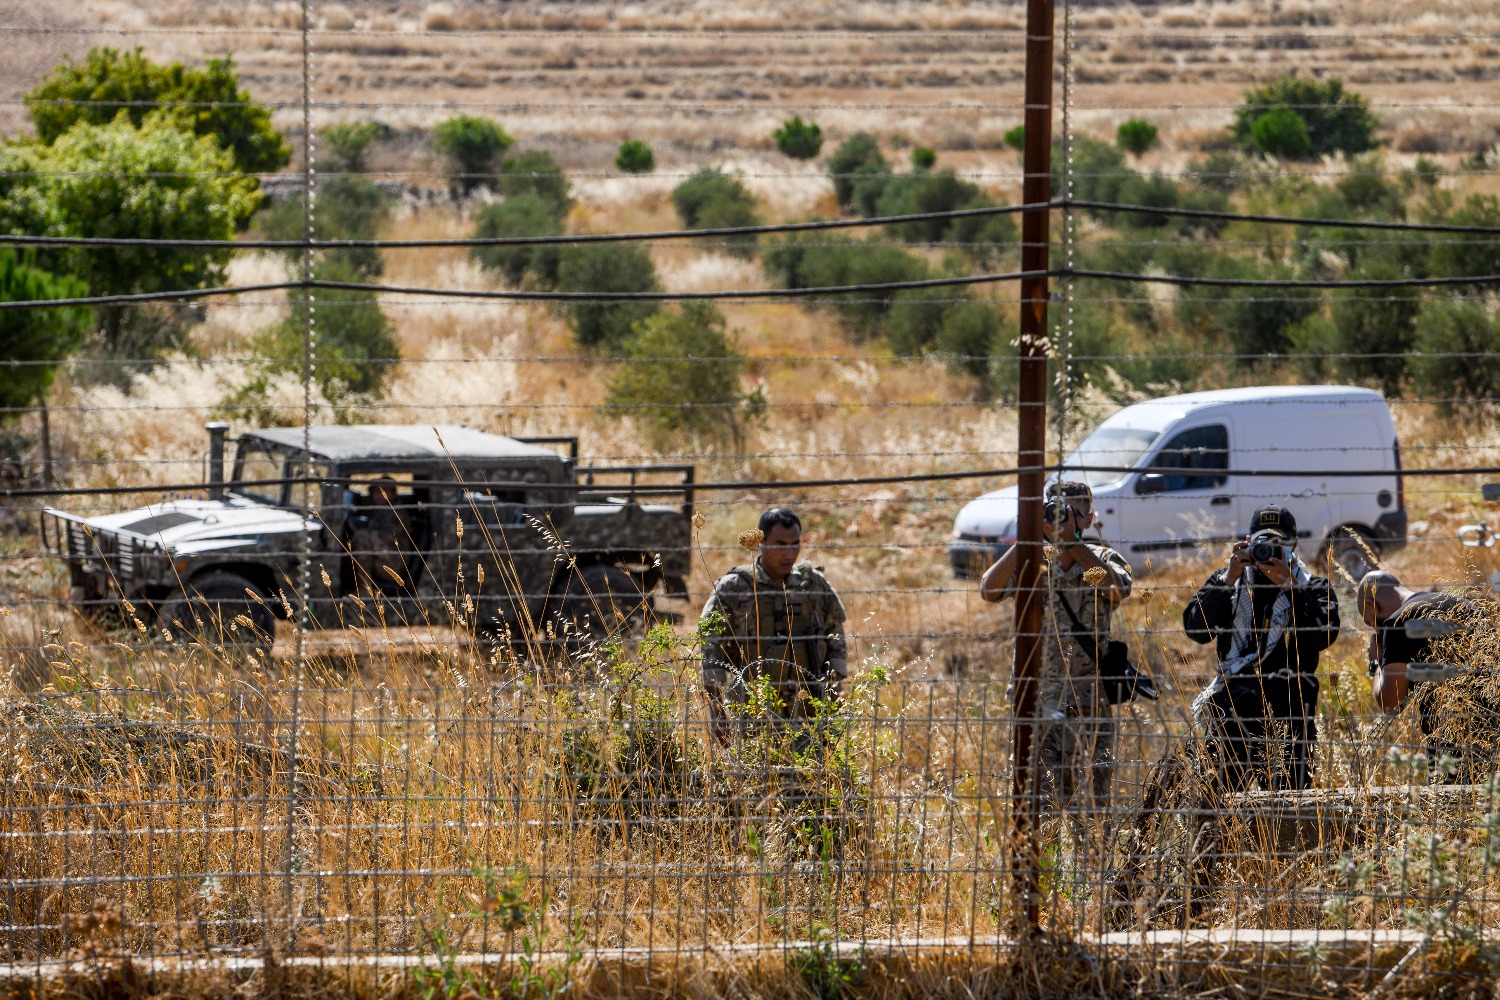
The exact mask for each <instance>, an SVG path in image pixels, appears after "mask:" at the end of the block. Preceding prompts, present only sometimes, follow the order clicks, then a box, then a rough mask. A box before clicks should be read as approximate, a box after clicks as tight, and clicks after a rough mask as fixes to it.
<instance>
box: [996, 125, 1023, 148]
mask: <svg viewBox="0 0 1500 1000" xmlns="http://www.w3.org/2000/svg"><path fill="white" fill-rule="evenodd" d="M1001 141H1002V142H1004V143H1005V144H1006V145H1007V146H1009V147H1010V148H1011V149H1014V150H1015V151H1016V152H1018V153H1019V152H1020V151H1021V150H1023V149H1025V148H1026V126H1025V125H1012V126H1011V127H1010V128H1008V129H1006V130H1005V135H1004V136H1002V137H1001Z"/></svg>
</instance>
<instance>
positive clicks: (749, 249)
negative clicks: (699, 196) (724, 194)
mask: <svg viewBox="0 0 1500 1000" xmlns="http://www.w3.org/2000/svg"><path fill="white" fill-rule="evenodd" d="M758 225H760V216H759V215H758V214H757V213H756V211H755V204H754V202H746V201H741V200H739V199H730V198H714V199H711V200H710V201H708V202H707V203H705V204H704V205H703V206H702V207H701V208H699V209H698V226H699V228H702V229H741V228H745V227H749V226H758ZM720 239H721V240H722V241H723V243H724V249H725V251H726V252H727V253H729V254H731V255H733V256H735V257H742V258H744V259H746V260H749V259H750V258H752V257H754V256H755V241H756V236H755V234H754V233H741V234H736V235H733V236H723V237H720Z"/></svg>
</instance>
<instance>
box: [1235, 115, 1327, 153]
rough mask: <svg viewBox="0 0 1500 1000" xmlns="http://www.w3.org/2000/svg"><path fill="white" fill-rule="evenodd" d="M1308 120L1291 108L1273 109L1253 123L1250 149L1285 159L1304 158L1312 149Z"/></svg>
mask: <svg viewBox="0 0 1500 1000" xmlns="http://www.w3.org/2000/svg"><path fill="white" fill-rule="evenodd" d="M1312 145H1313V143H1312V136H1310V135H1309V134H1308V132H1307V121H1306V119H1304V118H1303V117H1302V116H1301V115H1299V114H1297V112H1295V111H1293V110H1292V109H1291V108H1272V109H1271V110H1270V111H1267V112H1266V113H1265V114H1263V115H1261V116H1260V117H1259V118H1257V119H1255V121H1254V122H1252V123H1251V125H1250V148H1251V149H1252V150H1254V151H1255V152H1257V153H1269V154H1270V155H1271V156H1279V157H1281V158H1282V159H1286V160H1301V159H1304V158H1305V157H1306V156H1307V155H1308V153H1310V152H1311V151H1312Z"/></svg>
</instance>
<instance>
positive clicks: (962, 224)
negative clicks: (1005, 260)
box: [943, 194, 1020, 267]
mask: <svg viewBox="0 0 1500 1000" xmlns="http://www.w3.org/2000/svg"><path fill="white" fill-rule="evenodd" d="M995 205H996V202H995V201H993V200H992V199H991V198H990V197H988V196H987V195H984V194H980V195H978V196H977V197H975V198H973V199H972V200H970V201H966V202H964V203H963V204H961V205H959V206H958V207H959V210H960V211H962V210H964V209H970V208H990V207H992V206H995ZM943 239H944V240H945V241H947V242H949V243H958V244H961V245H962V250H963V253H964V256H966V257H968V258H969V260H970V261H972V262H973V263H974V264H976V265H978V266H980V267H993V266H994V265H995V264H996V263H997V262H998V261H999V260H1000V259H1001V258H1002V257H1003V256H1004V255H1005V254H1006V253H1008V252H1010V251H1011V250H1012V249H1016V248H1018V247H1019V242H1020V233H1019V232H1018V230H1017V228H1016V220H1015V216H1012V215H966V216H963V217H961V218H957V219H954V220H952V221H951V222H950V223H949V224H948V228H947V230H946V231H944V233H943Z"/></svg>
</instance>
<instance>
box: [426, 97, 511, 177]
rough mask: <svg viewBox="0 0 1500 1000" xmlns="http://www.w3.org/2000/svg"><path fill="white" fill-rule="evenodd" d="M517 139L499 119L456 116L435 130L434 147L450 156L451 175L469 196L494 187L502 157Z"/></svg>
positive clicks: (442, 153) (433, 135)
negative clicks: (483, 188)
mask: <svg viewBox="0 0 1500 1000" xmlns="http://www.w3.org/2000/svg"><path fill="white" fill-rule="evenodd" d="M514 142H515V140H514V139H512V138H511V137H510V136H509V135H508V134H506V131H505V129H503V128H501V127H500V123H499V122H496V121H493V120H491V119H489V118H480V117H478V116H475V115H455V116H454V117H452V118H449V119H447V120H446V121H442V122H439V123H438V125H437V127H436V128H434V129H433V130H432V148H433V149H435V150H437V152H438V153H439V154H441V155H443V156H446V157H447V158H448V160H449V162H450V164H451V165H452V170H451V172H450V174H449V178H450V180H451V181H452V183H453V186H454V188H455V189H456V190H458V191H460V192H462V193H463V194H466V195H467V194H471V193H472V192H473V191H475V190H476V189H477V188H481V187H493V186H494V184H495V172H496V168H497V166H498V165H499V163H500V158H501V157H502V156H504V155H505V151H506V150H507V149H509V148H510V147H511V144H512V143H514Z"/></svg>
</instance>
